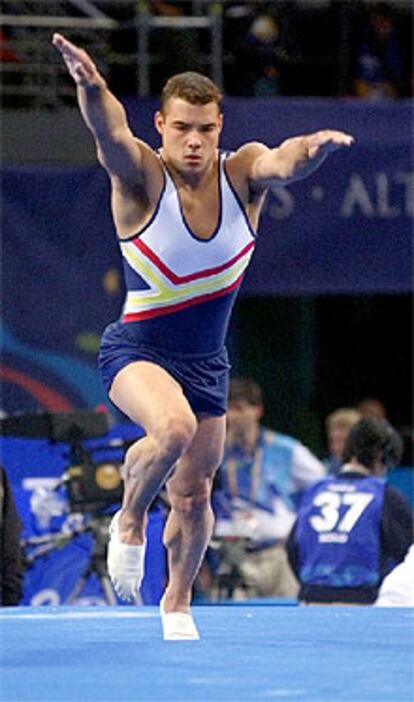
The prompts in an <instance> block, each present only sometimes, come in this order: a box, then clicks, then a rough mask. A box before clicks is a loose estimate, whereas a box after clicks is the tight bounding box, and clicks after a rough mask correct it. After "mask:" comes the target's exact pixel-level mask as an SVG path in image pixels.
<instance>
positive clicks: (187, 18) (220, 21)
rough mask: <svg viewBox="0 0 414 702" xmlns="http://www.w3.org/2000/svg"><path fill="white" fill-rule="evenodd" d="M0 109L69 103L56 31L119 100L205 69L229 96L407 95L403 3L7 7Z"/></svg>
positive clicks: (156, 1)
mask: <svg viewBox="0 0 414 702" xmlns="http://www.w3.org/2000/svg"><path fill="white" fill-rule="evenodd" d="M2 6H3V13H4V15H3V17H2V19H3V29H2V31H1V46H0V57H1V64H2V65H1V71H2V76H3V83H4V87H3V100H4V104H5V105H6V106H9V105H11V106H13V105H36V104H39V103H40V104H41V105H53V104H55V103H56V102H59V101H64V102H65V101H69V103H70V102H71V101H72V100H73V91H72V90H71V86H70V82H69V80H68V79H67V78H65V76H64V70H63V68H62V66H61V65H60V63H59V60H58V57H57V56H56V55H55V54H54V52H53V50H52V48H51V47H50V44H49V43H48V41H49V39H50V34H51V32H52V31H63V32H65V31H66V32H67V33H69V34H70V36H71V38H72V39H73V41H75V42H77V43H79V44H80V45H82V46H84V47H85V48H86V49H88V50H89V51H90V52H91V54H92V55H93V56H94V57H95V58H96V59H97V63H98V65H99V67H100V68H101V70H103V72H104V73H105V75H107V77H108V78H109V79H110V83H111V86H112V88H113V89H114V91H115V92H116V93H117V94H121V95H131V94H134V95H135V94H137V93H138V94H140V95H156V94H158V92H159V90H160V87H161V85H162V84H163V83H164V81H165V79H166V78H167V77H168V76H169V75H170V74H171V73H174V72H180V71H183V70H188V69H195V70H197V69H198V70H201V71H206V72H207V73H209V74H211V75H212V77H213V78H214V79H215V80H216V82H218V83H219V85H221V86H222V88H223V90H224V92H225V94H226V95H230V96H297V95H299V96H335V97H337V96H354V97H358V98H364V99H370V100H379V99H381V98H386V97H391V98H398V97H404V96H410V95H412V90H413V81H412V67H411V63H412V4H411V3H410V2H409V1H407V0H391V1H389V2H373V0H353V1H352V2H351V1H350V0H279V1H276V2H275V1H274V2H266V1H260V2H258V1H256V2H254V1H253V2H248V1H246V2H234V1H233V0H216V1H211V2H207V1H206V0H184V1H183V2H163V1H162V0H139V1H137V0H119V1H118V2H112V1H111V0H94V1H92V0H72V1H66V2H64V1H58V0H48V1H47V2H45V1H44V0H4V2H3V3H2Z"/></svg>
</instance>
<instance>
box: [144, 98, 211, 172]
mask: <svg viewBox="0 0 414 702" xmlns="http://www.w3.org/2000/svg"><path fill="white" fill-rule="evenodd" d="M222 121H223V118H222V115H221V113H220V112H219V108H218V105H217V104H216V103H215V102H209V103H207V104H206V105H192V104H191V103H189V102H187V101H186V100H182V99H181V98H170V99H169V100H168V102H167V104H166V106H165V109H164V112H163V113H161V112H157V114H156V115H155V126H156V129H157V131H158V132H159V134H160V135H161V138H162V155H163V158H164V160H165V161H166V163H169V164H171V165H172V166H173V167H174V168H175V169H176V170H177V171H178V172H179V173H182V174H183V175H197V174H202V173H203V172H205V171H206V170H208V168H209V167H210V166H211V164H212V163H213V162H214V160H215V158H216V154H217V149H218V143H219V137H220V132H221V128H222Z"/></svg>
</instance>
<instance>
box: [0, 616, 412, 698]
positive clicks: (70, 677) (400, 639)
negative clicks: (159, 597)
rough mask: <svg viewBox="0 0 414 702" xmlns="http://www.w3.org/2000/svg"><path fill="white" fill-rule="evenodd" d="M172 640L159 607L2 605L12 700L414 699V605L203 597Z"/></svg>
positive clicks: (3, 679) (3, 691)
mask: <svg viewBox="0 0 414 702" xmlns="http://www.w3.org/2000/svg"><path fill="white" fill-rule="evenodd" d="M194 616H195V619H196V621H197V625H198V628H199V630H200V635H201V640H200V641H194V642H193V641H191V642H164V641H162V638H161V623H160V619H159V615H158V609H157V608H155V607H141V608H135V607H113V608H112V607H95V608H94V607H91V608H82V607H58V608H51V607H41V608H34V607H33V608H26V607H14V608H4V609H3V610H0V642H1V669H0V670H1V672H0V700H1V701H2V702H29V700H30V702H34V701H37V700H38V701H39V702H40V701H41V702H49V701H50V702H51V701H53V702H89V701H92V700H93V701H94V702H115V701H116V702H135V701H136V702H153V701H157V702H158V701H159V702H161V701H167V702H180V701H183V700H187V701H189V702H197V701H198V700H203V701H204V700H208V701H209V702H213V701H218V702H221V701H223V702H239V700H248V701H249V702H256V701H261V700H264V701H269V700H270V701H271V700H289V701H296V700H300V701H301V702H339V701H342V700H349V701H352V702H365V701H368V700H369V701H370V702H388V701H389V702H400V701H401V702H410V701H411V700H413V699H414V697H413V694H414V693H413V689H414V688H413V651H414V646H413V643H414V633H413V631H414V629H413V628H414V610H412V609H405V608H401V609H397V608H396V609H379V608H378V609H377V608H372V607H286V606H285V607H280V606H271V605H248V604H246V605H243V606H218V605H215V606H198V607H194Z"/></svg>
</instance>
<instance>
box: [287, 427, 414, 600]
mask: <svg viewBox="0 0 414 702" xmlns="http://www.w3.org/2000/svg"><path fill="white" fill-rule="evenodd" d="M401 451H402V442H401V439H400V437H399V435H398V434H397V432H396V431H395V430H394V429H392V427H391V426H390V425H389V424H388V422H387V421H385V420H383V419H377V418H370V419H362V420H361V421H359V422H358V423H357V424H356V425H355V426H354V427H353V428H352V429H351V432H350V434H349V436H348V439H347V442H346V445H345V451H344V459H343V460H344V465H343V467H342V470H341V472H340V474H339V475H338V476H334V477H328V478H326V479H325V480H322V481H320V482H319V483H317V484H316V485H314V486H313V487H311V488H310V489H309V490H308V491H307V492H306V494H305V495H304V497H303V500H302V503H301V506H300V509H299V513H298V518H297V520H296V523H295V525H294V527H293V529H292V531H291V534H290V537H289V540H288V547H287V548H288V555H289V561H290V564H291V566H292V569H293V571H294V572H295V574H296V576H297V578H298V580H299V581H300V592H299V599H300V601H301V602H304V603H307V604H312V603H313V604H333V603H336V604H338V603H339V604H372V603H373V602H375V600H376V597H377V594H378V589H379V587H380V584H381V582H382V580H383V578H384V577H385V576H386V575H387V573H388V572H389V571H390V570H391V569H392V568H393V567H394V566H395V565H396V564H397V563H399V562H401V561H402V560H403V558H404V556H405V554H406V553H407V551H408V548H409V546H410V544H411V542H412V538H413V515H412V513H411V510H410V507H409V505H408V503H407V501H406V500H405V499H404V498H403V496H402V495H401V494H400V493H399V492H397V491H395V490H394V488H392V487H391V486H389V485H386V483H385V481H384V474H385V472H386V470H387V468H390V467H391V466H393V465H396V464H397V463H398V462H399V460H400V457H401Z"/></svg>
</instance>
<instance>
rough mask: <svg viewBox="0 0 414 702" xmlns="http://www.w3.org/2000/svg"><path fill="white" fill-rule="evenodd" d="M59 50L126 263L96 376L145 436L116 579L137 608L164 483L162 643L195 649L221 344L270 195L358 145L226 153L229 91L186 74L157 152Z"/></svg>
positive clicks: (132, 478) (223, 386)
mask: <svg viewBox="0 0 414 702" xmlns="http://www.w3.org/2000/svg"><path fill="white" fill-rule="evenodd" d="M53 45H54V46H55V47H56V48H57V50H58V51H59V52H60V53H61V55H62V57H63V60H64V62H65V64H66V66H67V68H68V71H69V73H70V75H71V76H72V78H73V79H74V81H75V83H76V86H77V95H78V103H79V107H80V110H81V113H82V116H83V118H84V120H85V122H86V125H87V126H88V127H89V129H90V131H91V132H92V135H93V137H94V139H95V144H96V148H97V155H98V159H99V161H100V163H101V165H102V166H103V167H104V168H105V170H106V172H107V173H108V176H109V178H110V182H111V204H112V214H113V219H114V224H115V228H116V231H117V236H118V239H119V245H120V250H121V254H122V259H123V264H124V271H125V283H126V289H127V294H126V298H125V304H124V307H123V310H122V314H121V317H120V318H119V319H118V320H117V321H115V322H114V323H112V324H110V325H109V326H108V327H107V328H106V330H105V332H104V334H103V337H102V341H101V347H100V353H99V367H100V371H101V376H102V379H103V382H104V384H105V387H106V389H107V392H108V395H109V397H110V399H111V401H112V402H113V403H114V405H116V407H118V409H120V410H121V411H122V412H123V413H124V414H126V415H127V416H128V417H129V418H130V420H131V421H132V422H134V423H135V424H137V425H138V426H140V427H142V428H143V429H144V431H145V437H144V438H142V439H140V440H138V441H137V442H136V443H135V444H133V445H132V446H131V447H130V448H129V449H128V451H127V454H126V457H125V464H124V486H125V490H124V498H123V502H122V508H121V510H119V512H117V514H116V515H115V517H114V519H113V521H112V523H111V526H110V529H109V534H110V538H109V544H108V558H107V564H108V573H109V575H110V578H111V580H112V583H113V585H114V588H115V590H116V592H117V593H118V594H119V595H120V597H122V598H123V599H127V600H132V601H134V600H136V597H137V595H138V593H139V589H140V586H141V581H142V577H143V573H144V566H145V549H146V526H147V520H148V510H149V507H150V505H151V504H152V503H153V501H154V499H155V497H156V496H157V495H158V494H159V493H160V491H161V490H162V489H163V487H164V485H166V489H167V492H168V500H169V504H170V507H171V509H170V512H169V515H168V518H167V522H166V525H165V529H164V543H165V545H166V548H167V551H168V583H167V586H166V590H165V593H164V596H163V597H162V600H161V602H160V614H161V622H162V629H163V636H164V638H165V639H167V640H181V639H190V640H197V639H198V638H199V634H198V631H197V628H196V625H195V622H194V621H193V617H192V614H191V596H192V586H193V583H194V580H195V578H196V575H197V572H198V570H199V568H200V565H201V562H202V560H203V556H204V554H205V551H206V549H207V546H208V543H209V541H210V538H211V534H212V530H213V523H214V515H213V512H212V509H211V488H212V482H213V477H214V474H215V472H216V470H217V468H218V466H219V464H220V461H221V457H222V451H223V446H224V437H225V414H226V403H227V391H228V376H229V363H228V357H227V350H226V334H227V329H228V325H229V320H230V315H231V311H232V307H233V305H234V302H235V299H236V296H237V291H238V289H239V287H240V285H241V282H242V279H243V275H244V271H245V269H246V268H247V266H248V263H249V261H250V258H251V256H252V254H253V249H254V247H255V244H256V239H257V228H258V225H259V216H260V212H261V210H262V207H263V204H264V201H265V198H266V193H267V191H268V189H269V187H270V186H271V185H272V184H274V183H280V182H283V183H288V182H291V181H294V180H297V179H300V178H303V177H306V176H308V175H310V173H312V172H313V171H314V170H315V169H316V168H318V167H319V166H320V165H321V164H322V163H323V162H324V161H325V159H326V158H327V157H328V156H329V154H331V153H333V152H335V151H337V150H338V149H342V148H347V147H349V146H351V144H352V143H353V141H354V140H353V137H352V136H351V135H349V134H346V133H344V132H341V131H337V130H332V129H327V130H321V131H318V132H315V133H313V134H309V135H302V136H299V137H292V138H290V139H288V140H286V141H285V142H283V143H282V144H281V145H280V146H279V147H277V148H268V147H267V146H265V145H264V144H260V143H258V142H250V143H247V144H244V145H243V146H241V147H240V148H239V149H237V150H236V151H234V152H232V153H231V154H225V153H222V152H221V150H220V148H219V140H220V134H221V130H222V124H223V115H222V110H221V98H222V95H221V92H220V90H219V88H218V87H217V86H216V85H215V83H213V81H211V80H210V79H209V78H208V77H207V76H204V75H201V74H199V73H196V72H194V71H187V72H185V73H184V74H178V75H175V76H171V78H169V80H168V81H167V83H166V84H165V86H164V88H163V90H162V92H161V101H160V109H159V110H158V111H157V112H156V114H155V116H154V126H155V128H156V130H157V132H158V135H159V137H160V141H161V148H160V149H159V150H154V149H153V148H151V147H150V145H149V144H147V143H146V142H144V141H143V140H142V139H139V138H137V137H136V136H135V134H134V133H133V132H132V131H131V129H130V126H129V124H128V121H127V115H126V112H125V110H124V108H123V106H122V104H121V102H120V101H119V100H117V99H116V98H115V96H114V95H113V94H112V92H111V91H110V90H109V89H108V86H107V83H106V81H105V79H104V78H103V76H102V75H101V74H100V73H99V71H98V69H97V67H96V66H95V64H94V63H93V61H92V59H91V58H90V56H89V55H88V54H87V53H86V52H85V51H84V50H82V49H81V48H80V47H77V46H75V45H74V44H72V43H71V42H70V41H68V40H67V39H66V38H65V37H63V36H62V35H60V34H55V35H54V36H53ZM74 206H75V205H74ZM86 230H87V223H85V231H86ZM103 245H104V244H103Z"/></svg>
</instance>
